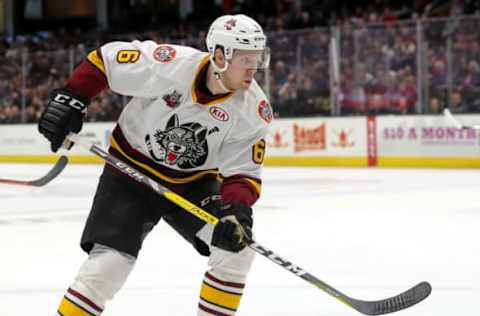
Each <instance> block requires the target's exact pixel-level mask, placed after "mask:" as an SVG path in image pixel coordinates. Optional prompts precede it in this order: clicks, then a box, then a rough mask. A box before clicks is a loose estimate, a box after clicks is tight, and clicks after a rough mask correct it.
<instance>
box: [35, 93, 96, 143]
mask: <svg viewBox="0 0 480 316" xmlns="http://www.w3.org/2000/svg"><path fill="white" fill-rule="evenodd" d="M87 105H88V102H86V101H85V100H84V99H83V98H81V97H79V96H76V95H74V94H73V93H72V92H70V91H69V90H67V89H56V90H53V91H52V93H51V94H50V99H49V101H48V103H47V106H46V108H45V110H44V111H43V113H42V116H41V117H40V120H39V121H38V131H39V132H40V133H41V134H43V136H45V137H46V138H47V139H48V140H49V141H50V145H51V149H52V151H53V152H56V151H57V150H58V149H59V148H60V147H61V146H62V144H63V141H64V140H65V137H66V136H67V134H68V133H70V132H74V133H78V132H80V130H81V129H82V125H83V118H84V116H85V113H86V111H87ZM72 145H73V144H71V145H70V146H69V148H68V149H70V148H71V147H72Z"/></svg>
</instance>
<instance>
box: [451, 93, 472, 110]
mask: <svg viewBox="0 0 480 316" xmlns="http://www.w3.org/2000/svg"><path fill="white" fill-rule="evenodd" d="M449 109H450V112H452V113H467V112H468V111H469V106H468V104H467V103H465V101H464V98H463V96H462V93H461V92H460V91H458V90H457V91H453V92H452V97H451V100H450V106H449Z"/></svg>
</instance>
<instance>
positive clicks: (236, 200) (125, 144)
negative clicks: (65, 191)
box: [39, 15, 273, 316]
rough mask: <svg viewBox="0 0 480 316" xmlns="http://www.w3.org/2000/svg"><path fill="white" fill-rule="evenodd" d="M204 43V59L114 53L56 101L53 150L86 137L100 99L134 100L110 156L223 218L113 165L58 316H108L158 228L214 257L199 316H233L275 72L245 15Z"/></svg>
mask: <svg viewBox="0 0 480 316" xmlns="http://www.w3.org/2000/svg"><path fill="white" fill-rule="evenodd" d="M206 44H207V48H208V53H205V52H201V51H198V50H196V49H193V48H190V47H184V46H177V45H169V44H160V45H159V44H157V43H154V42H152V41H145V42H139V41H133V42H111V43H107V44H105V45H103V46H102V47H100V48H99V49H97V50H95V51H92V52H91V53H89V54H88V56H87V58H86V60H85V61H83V62H82V63H81V64H80V65H79V66H78V67H77V68H76V69H75V71H74V72H73V74H72V75H71V77H70V78H69V79H68V81H67V83H66V85H65V87H64V88H62V89H58V90H55V91H53V93H52V95H51V98H50V100H49V102H48V105H47V107H46V109H45V111H44V112H43V114H42V116H41V118H40V121H39V131H40V133H42V134H43V135H44V136H45V137H46V138H47V139H48V140H49V141H50V143H51V149H52V151H54V152H56V151H57V150H58V149H59V148H60V147H61V146H62V143H63V142H64V140H65V137H66V135H67V134H68V133H69V132H75V133H78V132H80V130H81V128H82V120H83V117H84V116H85V114H86V111H87V105H88V103H89V101H90V100H91V99H92V98H93V97H94V96H95V95H97V94H98V93H99V92H101V91H102V90H103V89H105V88H107V87H109V88H110V89H111V90H113V91H115V92H117V93H119V94H123V95H128V96H132V97H133V98H132V99H131V100H130V101H129V102H128V104H127V105H126V107H125V109H124V110H123V112H122V114H121V115H120V118H119V120H118V123H117V125H116V127H115V129H114V131H113V133H112V136H111V138H110V147H109V152H110V153H111V154H113V155H115V156H116V157H118V158H120V159H122V160H124V161H125V162H127V163H129V164H131V165H133V166H135V168H137V169H138V170H140V171H141V172H143V173H146V174H148V175H149V176H151V177H153V178H155V179H156V180H157V181H159V182H160V183H161V184H162V185H165V186H167V187H169V188H170V189H171V190H173V191H175V192H177V193H179V194H181V195H182V196H183V197H185V198H186V199H188V200H190V201H191V202H193V203H195V204H197V205H199V206H201V207H202V208H204V209H205V210H207V211H209V212H211V213H212V214H215V215H216V216H217V217H218V218H220V219H221V221H220V223H219V224H218V225H216V226H215V227H214V228H213V227H212V226H211V225H205V223H204V222H202V221H201V220H199V219H197V218H196V217H194V216H193V215H191V214H189V213H187V212H185V211H183V210H182V209H180V208H179V207H178V206H176V205H174V204H172V203H171V202H170V201H167V200H166V199H164V198H163V197H161V196H159V195H157V194H156V193H154V192H153V191H150V189H148V188H146V187H144V186H142V185H141V184H139V183H137V182H135V181H133V180H131V179H129V178H128V177H126V176H124V175H122V174H120V173H118V172H116V171H115V170H114V169H113V168H111V167H109V166H108V165H106V166H105V167H104V170H103V173H102V175H101V177H100V180H99V184H98V188H97V191H96V194H95V197H94V201H93V205H92V209H91V211H90V214H89V216H88V219H87V221H86V224H85V228H84V231H83V235H82V238H81V247H82V249H83V250H84V251H86V252H87V253H88V258H87V260H86V261H85V262H84V263H83V265H82V266H81V267H80V270H79V272H78V275H77V276H76V278H75V279H74V281H73V283H71V285H70V287H69V288H68V290H67V292H66V294H65V296H64V297H63V299H62V301H61V303H60V306H59V308H58V315H63V316H84V315H100V314H101V313H102V311H103V310H104V308H105V305H106V302H107V301H108V300H111V299H112V298H113V296H114V295H115V293H116V292H117V291H118V290H119V289H120V288H121V287H122V285H123V284H124V282H125V281H126V279H127V277H128V275H129V273H130V272H131V270H132V268H133V267H134V264H135V261H136V259H137V256H138V254H139V251H140V248H141V246H142V242H143V240H144V238H145V237H146V236H147V234H148V233H149V232H150V231H151V230H152V228H153V227H154V226H155V225H156V224H157V223H158V222H159V220H160V219H163V220H164V221H165V222H167V223H168V224H169V225H170V226H171V227H173V228H174V229H175V230H176V231H177V232H178V233H179V234H180V235H181V236H182V237H183V238H184V239H185V240H187V241H188V242H189V243H190V244H192V246H193V247H194V248H195V249H196V250H197V251H198V252H199V253H200V254H201V255H204V256H209V261H208V263H209V266H210V268H209V270H208V271H207V272H206V273H205V276H204V279H203V283H202V285H201V289H200V301H199V305H198V311H197V315H235V313H236V311H237V309H238V307H239V304H240V299H241V296H242V292H243V289H244V286H245V282H246V277H247V274H248V271H249V269H250V267H251V264H252V261H253V258H254V252H253V251H252V250H251V249H249V248H248V247H245V243H244V237H245V234H248V235H251V228H252V224H253V221H252V209H251V207H252V205H253V204H254V203H255V201H256V200H257V199H258V197H259V194H260V187H261V180H260V177H261V168H262V163H263V158H264V154H265V135H266V131H267V126H268V123H269V122H270V121H271V120H272V116H273V114H272V109H271V107H270V105H269V102H268V100H267V99H266V97H265V95H264V93H263V92H262V90H261V88H260V87H259V85H258V84H257V82H256V81H255V79H254V74H255V72H256V71H257V70H258V69H261V68H265V67H267V66H268V63H269V50H268V48H267V47H266V36H265V34H264V33H263V31H262V28H261V27H260V25H259V24H258V23H257V22H255V21H254V20H253V19H251V18H249V17H247V16H245V15H228V16H222V17H219V18H218V19H216V20H215V21H214V22H213V23H212V25H211V26H210V29H209V32H208V35H207V38H206Z"/></svg>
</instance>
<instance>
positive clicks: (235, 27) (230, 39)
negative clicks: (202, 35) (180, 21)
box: [206, 14, 270, 71]
mask: <svg viewBox="0 0 480 316" xmlns="http://www.w3.org/2000/svg"><path fill="white" fill-rule="evenodd" d="M206 42H207V49H208V52H209V53H210V58H211V59H212V60H213V56H214V54H215V49H216V48H217V47H218V46H221V47H223V53H224V54H225V59H226V60H227V61H228V62H229V63H232V60H233V58H234V53H235V52H237V51H238V52H247V53H248V52H251V51H255V53H256V56H257V58H256V60H255V62H254V63H248V64H247V63H245V61H244V62H243V63H244V64H245V67H249V68H268V65H269V63H270V50H269V48H268V47H267V37H266V36H265V34H264V33H263V30H262V27H261V26H260V24H258V23H257V22H256V21H255V20H254V19H252V18H250V17H248V16H246V15H244V14H236V15H224V16H221V17H219V18H217V19H216V20H215V21H213V23H212V24H211V25H210V29H209V30H208V34H207V39H206ZM224 70H226V67H225V69H222V70H221V71H224Z"/></svg>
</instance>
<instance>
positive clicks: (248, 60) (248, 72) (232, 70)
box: [224, 50, 269, 90]
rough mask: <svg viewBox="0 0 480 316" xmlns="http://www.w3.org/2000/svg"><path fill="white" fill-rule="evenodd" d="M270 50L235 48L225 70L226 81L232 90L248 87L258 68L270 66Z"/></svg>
mask: <svg viewBox="0 0 480 316" xmlns="http://www.w3.org/2000/svg"><path fill="white" fill-rule="evenodd" d="M268 53H269V51H267V50H266V51H251V50H249V51H245V50H235V51H234V53H233V57H232V59H231V60H229V61H228V63H229V66H228V68H227V71H226V72H225V75H224V78H225V83H226V84H228V85H230V87H228V86H227V87H228V88H229V89H231V90H236V89H247V88H248V87H249V86H250V84H251V83H252V80H253V77H254V75H255V73H256V72H257V69H260V68H266V67H268V61H269V55H268Z"/></svg>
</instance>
